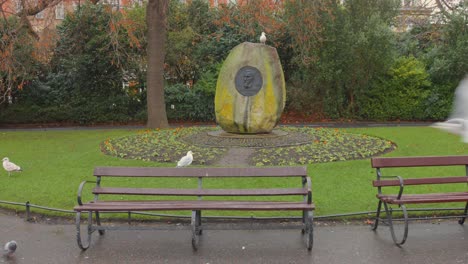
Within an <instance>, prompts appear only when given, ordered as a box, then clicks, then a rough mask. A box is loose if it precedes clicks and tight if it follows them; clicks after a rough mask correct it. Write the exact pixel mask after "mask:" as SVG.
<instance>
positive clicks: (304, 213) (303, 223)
mask: <svg viewBox="0 0 468 264" xmlns="http://www.w3.org/2000/svg"><path fill="white" fill-rule="evenodd" d="M306 219H307V210H302V225H303V227H302V229H301V232H302V234H305V232H306V222H307V220H306Z"/></svg>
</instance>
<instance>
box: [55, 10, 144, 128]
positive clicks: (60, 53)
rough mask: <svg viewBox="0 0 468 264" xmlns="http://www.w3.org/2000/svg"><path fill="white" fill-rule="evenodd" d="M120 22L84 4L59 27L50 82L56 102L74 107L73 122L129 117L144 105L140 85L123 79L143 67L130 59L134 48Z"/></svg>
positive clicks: (72, 112)
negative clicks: (125, 85) (124, 84)
mask: <svg viewBox="0 0 468 264" xmlns="http://www.w3.org/2000/svg"><path fill="white" fill-rule="evenodd" d="M121 21H122V17H121V15H120V14H119V13H113V12H112V11H110V10H109V9H107V8H105V7H104V6H102V5H90V4H86V5H82V6H81V7H80V9H79V10H77V12H75V13H74V14H72V15H69V16H67V17H66V19H65V20H64V21H63V23H62V24H61V25H60V26H59V28H58V31H59V36H60V39H59V42H58V45H57V48H56V50H55V54H54V58H53V71H52V72H51V73H50V74H49V75H48V78H47V85H48V86H50V87H51V92H50V96H51V97H52V98H53V103H54V104H66V105H68V106H69V107H70V108H71V109H72V110H71V111H70V112H69V114H70V121H74V122H78V123H83V124H85V123H93V122H106V121H129V120H132V116H133V115H134V114H135V113H136V111H137V108H138V107H142V105H141V98H139V97H138V94H139V91H138V88H139V87H138V86H135V85H133V86H131V87H130V86H129V87H128V88H126V87H123V82H124V80H125V79H129V78H130V79H134V78H138V76H139V77H142V75H141V74H135V72H138V71H139V69H138V68H127V66H128V67H130V66H134V67H141V66H139V65H135V63H131V61H132V59H133V58H132V56H131V54H132V53H131V52H132V51H134V50H135V47H134V46H133V45H131V44H130V42H129V40H128V38H127V36H128V34H127V31H126V30H125V28H124V27H122V26H121V25H122V24H121V23H120V22H121ZM133 44H135V43H133ZM140 44H141V43H140ZM133 83H141V81H140V82H138V80H137V81H136V82H135V81H133Z"/></svg>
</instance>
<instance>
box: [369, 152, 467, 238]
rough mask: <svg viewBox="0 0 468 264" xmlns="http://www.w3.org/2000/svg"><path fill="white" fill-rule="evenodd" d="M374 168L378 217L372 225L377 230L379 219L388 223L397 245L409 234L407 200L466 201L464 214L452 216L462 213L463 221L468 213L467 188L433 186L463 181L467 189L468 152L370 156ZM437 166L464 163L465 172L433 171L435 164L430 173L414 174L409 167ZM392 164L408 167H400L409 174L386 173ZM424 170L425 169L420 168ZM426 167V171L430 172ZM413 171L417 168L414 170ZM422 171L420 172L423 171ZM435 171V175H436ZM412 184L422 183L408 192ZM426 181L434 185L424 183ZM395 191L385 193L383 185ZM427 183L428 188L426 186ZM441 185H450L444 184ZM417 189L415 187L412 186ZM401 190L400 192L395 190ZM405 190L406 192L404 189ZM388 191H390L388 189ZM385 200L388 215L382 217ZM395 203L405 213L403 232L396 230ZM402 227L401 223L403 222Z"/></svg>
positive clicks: (460, 220)
mask: <svg viewBox="0 0 468 264" xmlns="http://www.w3.org/2000/svg"><path fill="white" fill-rule="evenodd" d="M371 164H372V168H376V171H377V179H376V180H374V181H373V186H374V187H377V195H376V196H377V199H378V200H379V201H378V205H377V211H376V218H375V221H374V224H373V226H372V229H373V230H376V229H377V227H378V225H379V220H381V221H382V222H384V223H386V224H387V225H388V226H389V228H390V232H391V235H392V239H393V241H394V242H395V244H396V245H398V246H399V245H402V244H404V243H405V241H406V238H407V236H408V221H409V220H411V219H410V218H408V212H407V209H406V205H407V204H430V203H454V202H458V203H460V202H462V203H465V209H464V212H463V215H460V216H449V217H447V218H450V217H457V218H458V217H459V218H460V219H459V221H458V223H459V224H463V223H464V222H465V218H466V217H467V210H468V192H466V191H445V192H444V191H440V192H434V191H431V189H434V188H435V187H437V186H434V185H439V184H464V185H463V186H460V187H461V188H462V189H466V184H467V183H468V177H467V176H468V156H428V157H395V158H380V157H377V158H372V159H371ZM434 166H464V167H465V168H464V170H463V171H464V173H463V175H460V176H456V175H450V176H442V175H438V174H439V173H440V172H438V173H437V174H436V173H434V172H433V171H435V170H434V168H432V169H431V170H430V172H429V173H432V175H427V176H424V177H411V174H410V173H411V171H412V169H407V168H414V167H434ZM389 168H405V169H404V170H402V169H400V170H399V171H404V172H405V173H406V172H408V174H409V175H410V177H403V176H389V175H383V172H382V171H383V170H382V169H385V171H386V172H387V171H389V170H388V169H389ZM421 170H422V169H421ZM427 171H429V170H425V171H424V172H425V173H428V172H427ZM438 171H440V170H438ZM413 172H414V171H413ZM420 173H421V172H420ZM433 174H436V175H433ZM412 185H419V187H418V188H417V191H415V192H412V193H407V190H408V189H409V188H410V187H408V186H412ZM424 185H431V186H432V187H429V186H424ZM392 186H393V189H392V190H394V191H395V193H390V194H387V193H385V194H384V193H383V192H382V189H383V188H384V187H392ZM424 187H427V188H424ZM440 187H441V188H440V189H446V190H448V189H449V188H442V186H440ZM411 188H413V190H414V189H416V188H415V187H411ZM397 190H398V192H396V191H397ZM404 191H405V192H404ZM386 192H387V191H386ZM382 204H383V207H384V210H385V214H386V219H384V218H381V217H380V213H381V211H382V212H383V210H382ZM392 205H393V206H398V207H400V208H401V213H402V215H403V219H400V220H402V221H403V222H404V225H403V226H402V229H401V233H399V234H396V231H395V225H394V223H393V222H394V221H396V219H395V218H394V217H392V214H393V209H392ZM400 227H401V225H400Z"/></svg>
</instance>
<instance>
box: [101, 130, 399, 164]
mask: <svg viewBox="0 0 468 264" xmlns="http://www.w3.org/2000/svg"><path fill="white" fill-rule="evenodd" d="M219 129H220V128H219V127H188V128H175V129H161V130H159V129H156V130H142V131H139V132H138V133H137V134H135V135H131V136H126V137H121V138H113V139H107V140H106V141H104V142H102V143H101V149H102V151H103V152H104V153H105V154H108V155H112V156H116V157H120V158H126V159H140V160H146V161H157V162H170V163H175V162H177V161H178V160H179V159H180V158H181V157H182V156H184V155H185V154H186V153H187V151H189V150H191V151H192V152H193V153H194V161H193V164H196V165H213V164H215V163H216V161H217V160H219V159H220V158H221V157H222V156H223V155H224V153H225V152H226V151H227V146H223V145H221V146H216V147H213V146H207V145H206V144H204V143H203V142H204V141H203V140H201V139H202V138H203V137H205V136H206V137H207V139H206V140H210V137H211V136H209V135H208V134H207V133H206V132H209V131H215V130H219ZM279 129H280V130H283V131H285V132H288V133H290V134H294V135H298V134H302V135H304V137H303V138H309V139H310V141H309V142H305V143H304V142H303V138H302V142H301V145H293V146H284V147H271V146H265V147H258V146H257V147H256V148H254V149H253V154H252V155H251V156H250V157H249V164H248V165H252V166H272V165H297V164H309V163H319V162H331V161H343V160H352V159H363V158H368V157H370V156H374V155H378V154H381V153H384V152H388V151H391V150H393V149H394V148H395V144H393V143H392V142H390V141H388V140H384V139H380V138H376V137H372V136H367V135H364V134H351V133H344V132H342V131H340V130H339V129H333V128H310V127H281V128H279ZM193 138H198V139H200V140H196V141H193ZM187 139H191V140H187ZM197 142H199V143H200V144H198V143H197ZM251 152H252V151H249V153H251Z"/></svg>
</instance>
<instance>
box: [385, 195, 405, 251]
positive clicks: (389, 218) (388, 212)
mask: <svg viewBox="0 0 468 264" xmlns="http://www.w3.org/2000/svg"><path fill="white" fill-rule="evenodd" d="M383 204H384V207H385V213H386V215H387V221H388V226H389V227H390V233H391V234H392V239H393V242H395V244H396V245H397V246H400V245H403V244H404V243H405V241H406V238H407V237H408V212H407V211H406V206H405V205H403V204H402V205H401V206H400V208H401V210H402V212H403V217H404V225H405V226H404V231H403V238H402V239H401V240H399V239H398V238H397V235H396V234H395V229H394V226H393V221H392V213H393V211H392V209H391V208H389V206H388V205H387V203H385V202H384V203H383Z"/></svg>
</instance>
